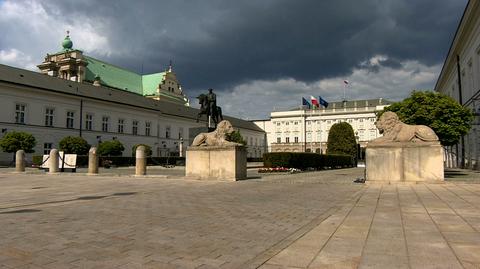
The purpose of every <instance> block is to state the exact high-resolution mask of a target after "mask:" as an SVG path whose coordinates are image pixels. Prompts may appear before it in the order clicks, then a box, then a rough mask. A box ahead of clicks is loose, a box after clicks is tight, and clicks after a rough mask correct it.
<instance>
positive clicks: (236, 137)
mask: <svg viewBox="0 0 480 269" xmlns="http://www.w3.org/2000/svg"><path fill="white" fill-rule="evenodd" d="M225 139H226V140H227V141H230V142H235V143H240V144H242V145H244V146H245V145H247V141H245V139H243V137H242V135H241V134H240V131H233V133H231V134H227V136H226V137H225Z"/></svg>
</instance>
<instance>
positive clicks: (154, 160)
mask: <svg viewBox="0 0 480 269" xmlns="http://www.w3.org/2000/svg"><path fill="white" fill-rule="evenodd" d="M105 160H109V161H111V162H112V164H111V165H113V166H134V165H135V157H120V156H110V157H107V156H101V157H99V164H100V166H101V164H102V163H103V162H104V161H105ZM41 163H42V156H39V155H36V156H33V164H35V165H40V164H41ZM147 164H148V165H164V164H173V165H185V158H184V157H149V158H147ZM87 166H88V156H84V155H78V156H77V167H87Z"/></svg>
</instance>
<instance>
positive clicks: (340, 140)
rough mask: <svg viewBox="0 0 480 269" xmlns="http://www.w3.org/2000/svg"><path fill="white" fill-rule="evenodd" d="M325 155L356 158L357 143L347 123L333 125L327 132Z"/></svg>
mask: <svg viewBox="0 0 480 269" xmlns="http://www.w3.org/2000/svg"><path fill="white" fill-rule="evenodd" d="M327 154H346V155H350V156H352V157H353V158H356V156H357V142H356V141H355V134H354V133H353V128H352V126H351V125H350V124H349V123H347V122H340V123H335V124H334V125H332V127H331V128H330V131H329V132H328V140H327Z"/></svg>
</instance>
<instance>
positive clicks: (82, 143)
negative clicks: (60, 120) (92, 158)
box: [58, 136, 90, 155]
mask: <svg viewBox="0 0 480 269" xmlns="http://www.w3.org/2000/svg"><path fill="white" fill-rule="evenodd" d="M58 145H59V147H60V150H63V151H64V152H65V153H66V154H78V155H86V154H87V153H88V150H89V149H90V145H89V144H88V143H87V140H85V139H83V138H82V137H79V136H66V137H64V138H62V140H60V142H59V143H58Z"/></svg>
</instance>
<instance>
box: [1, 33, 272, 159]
mask: <svg viewBox="0 0 480 269" xmlns="http://www.w3.org/2000/svg"><path fill="white" fill-rule="evenodd" d="M62 47H63V48H62V50H61V51H59V52H57V53H53V54H47V55H46V57H45V60H44V62H43V63H41V64H39V65H38V67H39V69H40V71H41V72H32V71H28V70H24V69H18V68H14V67H11V66H6V65H0V107H1V111H2V113H0V129H1V133H0V137H1V136H3V135H5V134H6V133H7V132H10V131H24V132H28V133H31V134H32V135H33V136H34V137H35V138H36V141H37V145H36V147H35V153H33V155H43V154H48V153H49V151H50V149H52V148H58V142H59V141H60V140H61V139H62V138H63V137H65V136H81V137H83V138H85V139H86V140H87V142H88V143H89V144H91V145H97V144H98V143H99V142H101V141H106V140H112V139H117V140H119V141H120V142H122V144H123V145H124V147H125V151H124V152H123V155H124V156H132V155H131V154H132V152H131V149H132V147H133V146H134V145H136V144H140V143H142V144H147V145H149V146H151V147H152V151H153V155H154V156H178V155H182V156H184V155H183V154H184V151H185V150H186V148H187V146H188V145H190V142H191V141H190V140H191V139H192V137H191V135H192V134H191V133H190V131H191V130H193V129H192V128H194V129H198V128H199V127H204V126H205V125H206V123H205V121H200V122H199V123H197V122H196V116H197V113H198V112H199V110H198V109H195V108H192V107H190V106H189V102H188V98H187V97H186V95H185V94H184V92H183V90H182V88H181V85H180V83H179V82H178V80H177V77H176V75H175V73H174V72H173V70H172V66H171V65H170V67H169V68H168V69H167V70H165V71H164V72H160V73H155V74H148V75H141V74H137V73H134V72H131V71H129V70H126V69H123V68H120V67H117V66H114V65H111V64H108V63H106V62H103V61H100V60H97V59H95V58H92V57H89V56H86V55H84V54H83V52H82V51H81V50H77V49H73V43H72V41H71V40H70V38H69V36H68V35H67V37H66V38H65V40H64V41H63V42H62ZM219 105H220V106H221V100H219ZM226 113H227V114H228V111H226ZM224 118H225V119H227V120H229V121H230V122H231V123H232V124H233V126H234V127H235V128H236V129H238V130H239V131H240V133H241V135H242V136H243V137H244V139H245V140H246V141H247V146H248V157H261V156H262V154H263V153H264V148H265V146H264V145H265V140H264V138H265V132H264V131H263V130H262V129H260V128H259V127H258V126H257V125H255V124H254V123H252V122H249V121H245V120H241V119H237V118H233V117H227V116H226V117H224ZM203 119H205V116H204V118H203ZM180 149H182V152H180ZM27 157H28V158H30V157H31V155H28V156H27ZM11 160H12V155H11V154H10V153H8V154H7V153H4V152H0V163H3V164H7V163H9V162H10V161H11Z"/></svg>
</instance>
